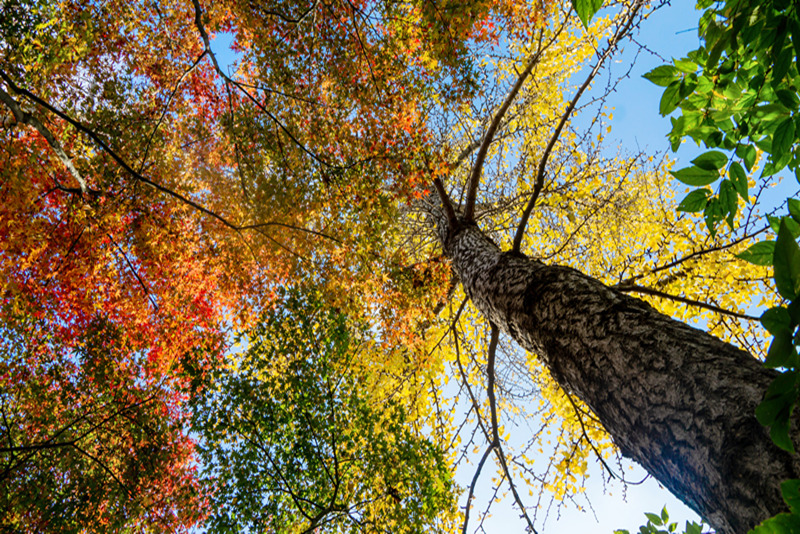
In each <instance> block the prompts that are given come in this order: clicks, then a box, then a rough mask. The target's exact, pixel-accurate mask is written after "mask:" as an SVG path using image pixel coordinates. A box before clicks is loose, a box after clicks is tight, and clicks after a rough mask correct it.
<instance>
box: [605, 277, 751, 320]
mask: <svg viewBox="0 0 800 534" xmlns="http://www.w3.org/2000/svg"><path fill="white" fill-rule="evenodd" d="M611 288H612V289H616V290H617V291H621V292H623V293H640V294H642V295H652V296H654V297H661V298H665V299H669V300H674V301H676V302H683V303H684V304H688V305H689V306H694V307H696V308H703V309H706V310H710V311H713V312H716V313H719V314H721V315H729V316H730V317H736V318H737V319H744V320H746V321H758V320H759V318H758V317H753V316H752V315H747V314H744V313H739V312H734V311H730V310H726V309H724V308H720V307H719V306H714V305H713V304H708V303H706V302H701V301H699V300H693V299H689V298H686V297H679V296H677V295H671V294H669V293H665V292H663V291H659V290H658V289H653V288H650V287H645V286H639V285H636V284H625V285H616V286H611Z"/></svg>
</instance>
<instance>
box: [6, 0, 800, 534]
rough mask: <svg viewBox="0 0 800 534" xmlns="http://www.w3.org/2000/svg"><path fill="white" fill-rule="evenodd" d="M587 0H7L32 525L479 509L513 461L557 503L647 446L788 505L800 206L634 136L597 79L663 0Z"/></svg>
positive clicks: (719, 523) (15, 308)
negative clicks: (702, 210)
mask: <svg viewBox="0 0 800 534" xmlns="http://www.w3.org/2000/svg"><path fill="white" fill-rule="evenodd" d="M576 4H577V7H578V9H577V13H576V10H575V9H573V7H572V6H571V5H568V4H563V3H555V2H548V1H541V0H536V1H531V2H527V1H523V0H498V1H495V2H489V1H470V2H460V1H459V2H455V1H453V2H436V3H434V2H424V1H420V2H417V1H407V2H380V1H375V2H368V1H350V0H345V1H342V2H326V1H322V0H317V1H312V2H307V1H290V2H281V3H279V4H276V5H274V6H273V5H268V4H254V3H250V2H240V1H236V0H230V1H227V0H226V1H218V2H217V1H215V2H202V1H200V0H192V1H191V2H187V1H184V2H177V1H172V0H166V1H160V2H119V1H110V2H102V3H101V2H95V1H91V0H65V1H63V2H45V1H37V0H9V1H7V2H5V3H4V4H3V11H4V13H7V14H9V15H10V16H7V17H6V16H4V17H0V32H2V33H0V57H1V58H2V59H0V102H2V107H0V109H2V111H3V121H2V124H3V129H2V132H1V133H0V135H2V138H3V145H2V146H3V148H2V151H3V152H2V154H3V155H2V161H3V165H2V167H0V173H1V174H2V189H0V191H1V192H2V197H3V202H2V203H1V205H2V207H0V241H1V242H2V243H3V247H2V254H0V262H1V264H2V270H3V274H4V275H5V276H4V282H3V283H4V286H3V289H2V291H3V301H2V307H0V317H2V323H1V325H2V332H3V335H2V339H3V352H2V354H3V357H2V359H0V366H1V367H0V369H2V373H0V380H1V382H0V398H1V399H2V414H0V415H2V419H1V420H0V425H2V426H0V429H2V433H1V434H0V440H2V442H3V444H2V446H0V462H2V464H0V467H2V469H3V475H2V481H1V482H0V484H2V487H3V490H4V492H3V499H4V501H3V502H4V504H6V505H7V508H8V509H9V510H11V512H10V513H9V514H7V515H6V517H4V518H3V519H2V521H3V522H4V523H3V527H8V528H10V529H12V530H19V531H40V530H51V531H76V532H81V531H118V530H120V529H126V528H127V529H136V530H145V531H146V530H151V531H158V532H161V531H165V530H175V531H180V530H187V529H189V528H192V527H194V526H198V525H203V526H204V527H206V528H208V529H211V530H215V529H216V530H218V531H226V530H230V529H234V530H235V529H236V528H239V527H242V526H250V527H252V528H263V529H266V530H275V531H288V532H291V531H298V532H303V531H313V530H314V529H317V528H319V529H325V528H328V529H332V530H334V531H335V530H336V529H341V528H347V529H351V530H354V531H358V530H363V531H372V530H376V529H381V528H391V529H392V530H395V529H399V530H403V529H405V530H408V531H414V529H418V528H423V525H427V526H428V528H439V529H443V530H455V529H458V530H461V531H464V532H466V531H467V530H469V529H470V528H476V527H477V528H479V527H480V521H481V519H482V517H483V516H485V513H484V514H480V513H479V512H478V510H477V508H476V507H475V501H474V499H473V495H474V492H475V487H476V485H477V484H479V483H481V480H486V479H485V477H486V475H485V474H483V475H481V472H482V471H483V470H484V468H485V467H486V465H487V462H489V461H490V459H491V462H493V465H494V469H495V470H496V473H497V476H496V480H497V487H496V489H495V491H501V490H502V488H507V489H508V491H510V493H511V496H512V498H513V500H514V502H515V506H517V507H518V509H519V511H520V513H521V521H522V522H523V524H527V526H528V527H529V528H530V529H532V530H535V528H536V524H537V522H540V521H541V518H540V516H538V515H537V511H538V510H539V509H540V507H541V506H542V499H546V498H548V496H552V498H553V499H555V500H556V502H557V503H558V502H565V501H569V500H571V499H575V498H576V496H577V495H578V494H579V493H580V492H581V488H582V483H583V481H584V480H585V476H586V473H587V466H588V465H589V464H590V462H595V461H597V462H599V463H600V465H601V468H602V469H603V470H604V473H605V475H606V476H609V477H611V476H617V475H618V473H616V471H618V470H615V469H614V468H613V467H612V464H613V463H615V462H613V461H611V460H612V456H613V455H614V454H617V452H619V453H621V454H622V455H624V456H627V457H630V458H633V459H634V460H636V461H637V462H639V463H640V464H642V465H643V466H644V467H645V469H647V470H648V471H649V472H650V473H651V474H653V476H655V477H656V478H658V479H659V480H660V481H661V482H662V483H663V484H664V485H666V486H667V487H668V488H669V489H670V490H671V491H673V492H674V493H675V494H676V495H677V496H679V497H680V498H681V499H683V500H684V501H685V502H687V504H689V505H690V506H691V507H692V508H694V509H695V510H696V511H698V512H699V513H700V515H701V516H703V517H704V519H707V520H708V521H709V522H710V523H711V524H712V525H713V526H714V527H715V528H717V530H718V531H719V532H741V531H744V530H746V529H747V528H750V527H752V526H754V525H755V524H756V523H758V522H760V521H761V520H763V519H765V518H767V517H769V516H771V515H774V514H776V513H778V512H780V511H782V510H783V507H784V505H783V500H782V499H781V492H780V480H783V479H785V478H790V477H794V476H797V471H798V464H797V459H796V458H795V457H794V456H791V455H790V454H789V453H787V452H786V451H784V450H782V449H781V448H779V447H777V446H775V445H773V443H772V441H771V440H770V437H769V433H768V430H767V429H765V428H764V427H762V426H761V425H760V424H759V422H758V421H757V420H756V416H755V408H756V406H757V405H758V404H759V402H760V401H761V398H762V396H763V394H764V391H765V390H766V388H767V387H768V385H769V383H770V382H771V381H772V379H773V377H774V372H773V371H770V370H766V369H763V368H762V367H761V365H760V363H759V362H758V360H757V359H756V358H755V357H753V356H759V355H760V354H761V353H762V349H761V345H762V343H763V332H762V331H761V329H760V326H759V325H758V324H757V323H756V321H754V320H753V319H754V318H753V317H751V316H750V315H748V313H747V308H748V306H749V304H750V303H751V301H752V300H753V298H754V296H755V298H757V299H760V300H761V301H762V302H763V303H764V304H768V305H772V304H774V303H776V302H777V301H778V298H779V297H778V295H776V293H775V291H774V289H773V286H772V285H771V282H770V277H769V272H768V270H767V269H766V267H765V266H758V265H752V264H749V263H747V262H745V261H742V260H740V259H738V258H736V256H735V255H734V254H736V253H741V252H742V251H744V250H745V249H747V248H748V246H749V245H751V244H752V242H753V241H754V240H757V239H758V238H759V236H761V235H763V234H765V233H767V232H769V231H770V230H769V229H767V228H766V227H765V228H760V227H758V226H757V218H755V217H751V215H752V214H754V213H755V209H756V207H755V206H754V205H752V204H748V207H747V210H746V211H745V212H737V213H734V214H733V215H731V223H733V222H734V219H735V218H736V217H739V219H735V220H736V221H738V222H739V224H730V226H729V227H728V228H727V229H720V230H718V231H717V232H716V233H715V234H713V235H709V234H708V233H707V232H705V231H703V230H702V229H698V228H697V225H696V224H695V221H693V220H692V219H691V218H690V217H689V216H688V215H686V214H685V213H681V212H676V211H675V207H676V206H677V205H678V201H677V200H676V199H675V197H674V193H673V191H672V188H671V184H670V180H671V176H670V175H669V174H668V173H667V168H666V167H665V164H663V162H660V161H659V160H658V159H654V158H653V157H652V156H653V155H647V154H637V153H626V152H625V151H624V150H619V151H618V155H611V154H612V152H611V151H610V150H609V149H608V147H607V146H606V143H604V135H605V134H606V131H605V127H606V123H607V116H606V115H605V111H604V110H603V108H602V106H601V105H600V106H591V105H587V104H586V102H585V100H586V92H587V90H588V88H589V87H590V86H591V85H592V84H595V85H596V84H597V82H596V79H597V78H598V74H599V73H600V72H601V70H602V69H603V67H604V65H605V64H606V62H607V61H608V60H609V58H610V57H611V56H612V55H613V54H614V53H615V52H616V50H617V49H618V48H619V46H620V45H621V44H622V43H626V42H628V41H627V39H628V38H629V37H630V36H631V35H633V33H634V32H635V31H637V30H638V29H639V28H641V29H642V30H643V31H647V26H646V22H645V18H646V15H647V13H648V12H649V10H650V9H653V7H657V6H652V7H651V6H646V5H644V4H643V3H642V2H639V1H633V2H618V3H613V4H610V5H608V10H607V11H604V12H602V13H601V15H602V16H600V17H594V20H590V18H591V15H592V14H593V13H594V12H595V11H596V10H597V7H598V6H597V5H595V3H590V4H591V6H593V7H591V6H590V7H589V8H587V7H586V6H584V5H583V4H582V3H581V2H576ZM221 33H224V34H227V35H229V36H230V37H231V39H232V44H231V45H230V50H229V51H226V50H223V49H220V47H219V45H218V44H217V43H218V41H216V40H215V35H218V34H221ZM228 52H232V53H233V55H235V58H236V59H234V60H231V59H230V58H231V54H230V53H228ZM576 80H577V82H576ZM607 90H609V91H610V90H613V86H610V87H608V88H607ZM592 94H593V95H596V94H597V93H592ZM593 98H599V99H600V102H599V103H600V104H602V97H596V96H594V97H593ZM589 104H591V102H590V103H589ZM594 104H598V102H594ZM654 105H655V104H654ZM585 106H586V107H585ZM579 112H584V113H585V114H587V113H589V114H593V115H591V116H590V118H589V120H588V121H584V122H582V124H586V126H585V127H580V128H579V127H578V126H577V123H575V122H573V118H574V117H575V115H576V114H577V113H579ZM666 165H668V164H666ZM679 172H680V171H678V172H677V173H676V174H678V173H679ZM738 179H739V180H740V181H741V180H742V178H741V177H739V178H738ZM753 179H754V177H753V176H748V175H746V174H745V176H744V180H746V181H747V182H748V185H749V182H750V180H753ZM737 183H738V184H739V186H740V189H741V183H740V182H737ZM753 183H754V186H755V181H754V182H753ZM748 190H749V188H748ZM737 192H738V190H737ZM745 196H746V194H745ZM576 269H578V270H580V271H582V272H583V273H584V274H581V273H580V272H579V271H578V270H576ZM286 285H289V286H293V288H294V289H292V290H290V291H289V292H286V291H284V290H281V289H280V288H281V286H286ZM628 293H632V294H637V295H640V296H642V297H643V298H645V299H647V300H648V302H650V304H647V303H645V302H643V301H641V300H636V299H634V298H632V297H629V296H628V295H627V294H628ZM657 309H658V310H660V311H656V310H657ZM670 314H671V315H675V316H677V317H679V318H681V319H684V320H694V321H698V320H703V321H704V322H705V323H706V325H707V327H708V328H709V330H710V331H712V332H713V333H714V334H715V335H717V336H719V337H720V338H722V340H719V339H717V338H714V337H712V336H711V335H709V334H707V333H705V332H702V331H700V330H697V329H693V328H691V327H689V326H686V325H684V324H682V323H679V322H677V321H675V320H673V319H670V318H669V317H668V315H670ZM237 339H238V340H239V341H240V343H241V344H242V346H241V347H238V348H237V347H235V346H234V340H237ZM512 343H513V344H515V345H513V346H514V347H516V348H512V345H511V344H512ZM731 343H735V344H736V345H738V347H737V346H736V345H733V344H731ZM520 349H522V350H520ZM742 349H746V350H748V351H750V352H751V353H752V354H748V353H747V352H745V351H744V350H742ZM462 413H463V414H464V415H459V414H462ZM337 416H339V417H338V418H337ZM520 420H524V421H529V422H530V421H534V420H541V421H542V425H543V426H542V430H541V431H535V432H532V435H531V436H530V439H529V440H527V441H526V443H524V444H523V445H522V446H519V445H518V444H514V443H512V442H511V441H510V440H509V439H508V433H507V432H506V426H507V425H509V424H513V423H514V422H515V421H520ZM548 433H549V434H548ZM273 434H274V436H273ZM364 435H367V436H371V438H372V439H369V440H365V439H364ZM549 436H554V437H549ZM476 449H477V452H472V451H474V450H476ZM538 449H541V450H543V451H544V450H545V449H547V451H548V452H549V453H551V454H550V459H549V460H548V462H547V466H546V467H545V468H544V469H543V470H538V468H535V467H534V465H533V463H532V461H531V456H532V455H533V451H535V450H538ZM340 453H341V454H343V455H344V456H345V457H346V460H345V463H344V464H343V465H342V466H340V467H339V469H338V470H337V466H338V465H339V464H338V462H339V460H338V455H339V454H340ZM470 460H476V461H477V464H476V465H470V464H469V461H470ZM457 469H466V470H468V471H469V472H470V474H471V475H472V476H471V484H470V486H469V487H465V488H462V489H463V491H461V493H460V494H459V492H458V491H456V488H454V487H453V486H452V479H451V477H450V474H451V473H452V472H453V471H454V470H457ZM253 473H263V476H259V477H254V476H251V475H253ZM304 473H305V474H304ZM367 475H372V477H370V476H367ZM303 477H306V478H305V479H304V478H303ZM326 480H327V481H329V482H330V483H331V485H329V486H326V484H327V482H326ZM33 483H35V484H37V485H38V486H39V487H41V488H43V489H42V490H41V491H39V492H38V493H37V494H36V495H35V496H33V495H32V494H31V493H30V492H31V484H33ZM484 483H485V482H484ZM339 488H341V491H340V490H339ZM531 494H532V495H534V497H533V498H531ZM536 495H538V499H537V498H536V497H535V496H536ZM527 499H531V500H530V501H528V500H527ZM456 510H458V511H456ZM54 512H57V513H54ZM476 515H477V516H478V517H477V518H476ZM431 525H436V526H435V527H431Z"/></svg>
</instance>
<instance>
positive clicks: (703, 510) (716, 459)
mask: <svg viewBox="0 0 800 534" xmlns="http://www.w3.org/2000/svg"><path fill="white" fill-rule="evenodd" d="M439 222H440V224H439V228H438V230H439V234H440V238H441V239H442V241H444V242H445V243H444V247H445V252H446V254H447V255H448V256H449V257H450V258H451V259H452V261H453V265H454V267H455V269H456V271H457V272H458V275H459V276H460V278H461V282H462V284H463V285H464V288H465V291H466V293H467V294H468V295H469V297H470V298H471V299H472V302H473V303H474V304H475V305H476V306H477V308H478V309H479V310H480V311H481V312H482V313H483V315H484V316H485V317H486V319H488V320H489V321H491V322H493V323H495V324H497V325H498V326H499V327H500V328H501V329H502V330H503V331H504V332H506V333H507V334H509V335H510V336H511V337H512V338H514V339H515V340H516V341H517V342H518V343H519V344H520V345H521V346H522V347H523V348H524V349H526V350H528V351H531V352H533V353H535V354H537V355H539V356H540V357H541V358H543V359H544V362H545V364H546V365H547V366H548V367H549V369H550V371H551V372H552V374H553V376H554V377H555V379H556V380H557V381H558V382H559V384H561V386H562V387H563V388H564V389H566V390H567V391H569V392H571V393H573V394H575V395H577V396H578V397H579V398H580V399H581V400H582V401H583V402H585V403H586V404H587V405H588V406H589V407H590V408H591V409H592V410H593V411H594V413H595V414H596V415H597V417H598V418H599V419H600V421H601V422H602V423H603V425H604V426H605V428H606V430H607V431H608V432H609V434H610V435H611V436H612V437H613V439H614V443H615V444H616V445H617V446H618V447H619V449H620V450H621V451H622V453H623V454H624V455H625V456H627V457H629V458H632V459H633V460H635V461H636V462H638V463H639V464H641V465H642V466H643V467H644V468H645V469H646V470H647V471H648V472H649V473H650V474H652V475H653V476H654V477H655V478H656V479H658V480H659V481H660V482H661V483H662V484H664V485H665V486H666V487H667V488H669V490H670V491H672V493H674V494H675V495H676V496H677V497H679V498H680V499H681V500H683V501H684V502H685V503H686V504H687V505H688V506H690V507H691V508H692V509H694V510H695V511H696V512H697V513H698V514H700V515H701V516H702V517H703V518H704V519H705V520H706V521H708V522H710V523H711V525H712V526H713V527H714V528H716V530H717V532H719V533H722V534H739V533H744V532H747V530H748V529H750V528H752V527H753V526H755V525H756V524H758V523H759V522H761V521H762V520H764V519H766V518H767V517H770V516H773V515H775V514H776V513H779V512H782V511H785V505H784V502H783V499H782V498H781V494H780V483H781V482H782V481H783V480H785V479H787V478H798V477H800V462H798V458H797V457H796V456H793V455H790V454H788V453H786V452H784V451H782V450H781V449H779V448H778V447H776V446H775V445H773V443H772V441H771V440H770V438H769V434H768V432H767V430H766V429H765V428H764V427H762V426H761V425H760V424H759V423H758V421H757V420H756V418H755V414H754V412H755V408H756V406H757V405H758V403H759V402H760V401H761V399H762V397H763V394H764V391H765V390H766V388H767V386H768V385H769V384H770V382H771V380H772V379H773V378H774V376H775V373H774V372H773V371H770V370H767V369H764V368H763V367H762V366H761V364H760V363H759V362H758V361H757V360H756V359H755V358H753V357H752V356H751V355H750V354H748V353H747V352H745V351H742V350H740V349H738V348H736V347H734V346H733V345H729V344H727V343H723V342H722V341H720V340H718V339H716V338H714V337H712V336H711V335H709V334H707V333H705V332H703V331H701V330H697V329H695V328H691V327H689V326H687V325H685V324H682V323H680V322H677V321H675V320H672V319H670V318H669V317H666V316H665V315H662V314H660V313H658V312H656V311H655V310H654V309H653V308H651V307H650V306H649V305H648V304H646V303H644V302H642V301H640V300H637V299H634V298H631V297H629V296H627V295H624V294H621V293H619V292H617V291H614V290H613V289H610V288H608V287H606V286H604V285H603V284H601V283H600V282H598V281H597V280H594V279H592V278H589V277H588V276H586V275H583V274H581V273H580V272H578V271H576V270H574V269H571V268H567V267H559V266H548V265H544V264H543V263H541V262H539V261H536V260H531V259H528V258H526V257H524V256H523V255H517V254H510V253H503V252H501V251H500V249H499V248H498V247H497V246H496V245H495V244H494V243H492V242H491V241H490V240H489V239H488V238H487V237H485V236H484V235H483V234H482V233H481V231H480V230H479V229H478V228H477V227H476V226H475V225H471V224H462V225H461V226H460V227H459V228H458V229H457V230H455V231H450V232H449V235H448V232H447V231H446V230H445V228H443V226H445V225H446V223H445V224H442V223H443V221H441V220H440V221H439Z"/></svg>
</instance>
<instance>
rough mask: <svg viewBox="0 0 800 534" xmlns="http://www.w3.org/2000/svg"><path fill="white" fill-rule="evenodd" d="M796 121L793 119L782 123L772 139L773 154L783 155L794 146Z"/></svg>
mask: <svg viewBox="0 0 800 534" xmlns="http://www.w3.org/2000/svg"><path fill="white" fill-rule="evenodd" d="M794 141H795V137H794V121H793V120H792V118H791V117H789V118H788V119H785V120H783V121H781V123H780V124H778V127H777V128H776V129H775V133H774V134H773V137H772V154H775V155H783V154H785V153H786V152H788V151H789V149H791V147H792V145H793V144H794Z"/></svg>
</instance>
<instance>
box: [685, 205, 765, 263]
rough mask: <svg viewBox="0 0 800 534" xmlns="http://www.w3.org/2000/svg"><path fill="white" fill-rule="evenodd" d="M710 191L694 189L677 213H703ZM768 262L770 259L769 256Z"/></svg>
mask: <svg viewBox="0 0 800 534" xmlns="http://www.w3.org/2000/svg"><path fill="white" fill-rule="evenodd" d="M710 195H711V191H709V190H708V189H695V190H694V191H691V192H690V193H689V194H688V195H686V197H685V198H684V199H683V200H682V201H681V203H680V204H678V211H685V212H689V213H697V212H700V211H703V210H704V209H705V207H706V204H707V203H708V197H709V196H710ZM770 261H772V257H771V256H770Z"/></svg>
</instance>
